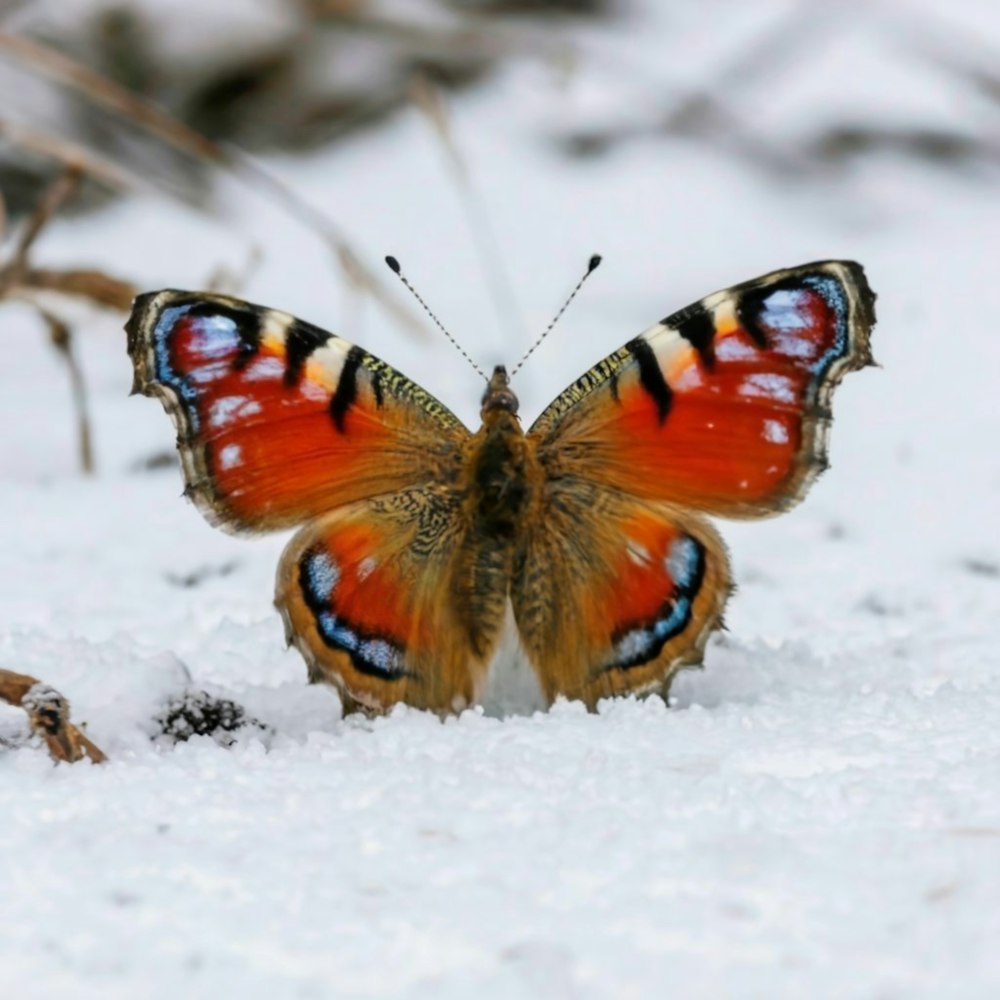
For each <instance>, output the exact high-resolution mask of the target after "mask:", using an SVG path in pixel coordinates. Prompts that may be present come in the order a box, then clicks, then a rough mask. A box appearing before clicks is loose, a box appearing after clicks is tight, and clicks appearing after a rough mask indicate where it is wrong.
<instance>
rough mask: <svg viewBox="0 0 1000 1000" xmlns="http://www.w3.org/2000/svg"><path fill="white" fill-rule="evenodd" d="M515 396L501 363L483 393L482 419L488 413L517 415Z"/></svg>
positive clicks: (494, 370)
mask: <svg viewBox="0 0 1000 1000" xmlns="http://www.w3.org/2000/svg"><path fill="white" fill-rule="evenodd" d="M517 407H518V402H517V396H515V395H514V392H513V390H512V389H511V387H510V377H509V376H508V375H507V369H506V368H504V366H503V365H497V366H496V368H494V369H493V374H492V376H490V381H489V384H488V385H487V386H486V392H484V393H483V409H482V417H483V421H484V422H485V420H486V415H487V414H488V413H497V412H504V413H509V414H511V415H512V416H517Z"/></svg>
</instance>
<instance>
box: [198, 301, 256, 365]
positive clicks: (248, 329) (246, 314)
mask: <svg viewBox="0 0 1000 1000" xmlns="http://www.w3.org/2000/svg"><path fill="white" fill-rule="evenodd" d="M188 316H199V317H204V318H206V319H216V318H218V317H219V316H225V317H226V318H227V319H231V320H232V321H233V324H234V326H235V328H236V332H237V333H238V334H239V338H240V347H239V350H238V351H237V353H236V357H235V358H234V359H233V368H235V369H236V371H240V370H241V369H243V368H245V367H246V366H247V365H248V364H249V363H250V361H251V360H252V359H253V357H254V355H256V353H257V352H258V351H259V350H260V336H261V330H260V328H261V313H260V311H259V310H257V309H232V308H227V307H226V306H221V305H219V304H218V303H217V302H211V301H204V302H195V304H194V305H193V306H191V308H190V309H189V310H188Z"/></svg>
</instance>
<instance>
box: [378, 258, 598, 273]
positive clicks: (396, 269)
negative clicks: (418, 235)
mask: <svg viewBox="0 0 1000 1000" xmlns="http://www.w3.org/2000/svg"><path fill="white" fill-rule="evenodd" d="M598 260H600V258H598ZM385 262H386V264H388V265H389V270H390V271H392V272H393V273H394V274H401V273H402V270H403V269H402V268H401V267H400V266H399V261H398V260H396V258H395V257H393V255H392V254H387V255H386V258H385Z"/></svg>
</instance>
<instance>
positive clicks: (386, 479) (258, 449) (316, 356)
mask: <svg viewBox="0 0 1000 1000" xmlns="http://www.w3.org/2000/svg"><path fill="white" fill-rule="evenodd" d="M126 329H127V331H128V344H129V354H130V355H131V357H132V361H133V363H134V365H135V390H136V391H139V392H143V393H145V394H147V395H156V396H159V397H160V399H161V400H162V401H163V403H164V406H165V407H166V409H167V411H168V412H169V413H170V415H171V417H172V418H173V420H174V423H175V425H176V427H177V435H178V447H179V448H180V452H181V459H182V464H183V470H184V477H185V481H186V485H187V492H188V493H189V495H191V496H192V497H193V499H194V500H195V501H196V503H197V504H198V506H199V507H200V509H201V510H202V512H203V513H204V514H205V515H206V517H208V518H209V520H211V521H212V522H213V523H217V524H220V525H221V526H223V527H225V528H229V529H230V530H258V531H259V530H270V529H274V528H281V527H286V526H290V525H295V524H300V523H302V522H303V521H305V520H306V519H308V518H311V517H317V516H319V515H322V514H326V513H328V512H329V511H331V510H333V509H334V508H336V507H337V506H339V505H341V504H345V503H350V502H353V501H356V500H360V499H363V498H365V497H370V496H376V495H379V494H382V493H387V492H392V491H395V490H400V489H405V488H410V487H416V486H422V485H426V484H429V483H447V482H449V481H452V480H454V478H455V475H456V470H457V463H458V461H459V450H460V447H461V444H462V442H463V441H464V440H465V439H467V438H468V432H467V430H466V429H465V427H464V426H463V425H462V424H461V422H460V421H459V420H458V419H457V418H456V417H455V416H454V415H453V414H451V413H450V412H449V411H448V410H447V409H445V407H444V406H442V405H441V404H440V403H439V402H438V401H437V400H435V399H434V398H433V397H432V396H430V395H429V394H428V393H426V392H424V391H423V390H422V389H421V388H420V387H419V386H417V385H415V384H414V383H413V382H411V381H410V380H409V379H407V378H406V377H405V376H403V375H401V374H400V373H399V372H397V371H396V370H395V369H393V368H391V367H390V366H389V365H387V364H385V363H384V362H382V361H380V360H379V359H378V358H375V357H373V356H372V355H370V354H368V353H367V352H366V351H364V350H362V349H361V348H359V347H356V346H353V345H351V344H349V343H348V342H347V341H345V340H343V339H341V338H340V337H337V336H334V335H333V334H330V333H327V332H326V331H324V330H321V329H319V328H318V327H315V326H313V325H312V324H309V323H306V322H304V321H302V320H298V319H295V318H294V317H293V316H290V315H288V314H287V313H283V312H278V311H277V310H274V309H265V308H262V307H260V306H255V305H252V304H250V303H248V302H243V301H241V300H239V299H233V298H229V297H228V296H222V295H211V294H208V293H204V292H177V291H163V292H157V293H152V294H148V295H141V296H139V298H138V299H136V302H135V305H134V307H133V311H132V316H131V317H130V319H129V322H128V325H127V327H126Z"/></svg>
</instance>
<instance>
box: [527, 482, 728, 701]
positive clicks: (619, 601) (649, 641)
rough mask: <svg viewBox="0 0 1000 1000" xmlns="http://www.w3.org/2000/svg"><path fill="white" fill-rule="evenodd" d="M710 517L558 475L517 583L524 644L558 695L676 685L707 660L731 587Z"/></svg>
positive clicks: (585, 696) (594, 697) (594, 696)
mask: <svg viewBox="0 0 1000 1000" xmlns="http://www.w3.org/2000/svg"><path fill="white" fill-rule="evenodd" d="M730 586H731V584H730V572H729V562H728V559H727V556H726V550H725V546H724V545H723V542H722V540H721V539H720V538H719V536H718V534H717V532H716V531H715V529H714V528H713V527H712V526H711V525H710V524H709V523H708V522H707V521H706V520H705V519H704V518H702V517H700V516H699V515H697V514H693V513H691V512H686V511H683V510H681V509H679V508H673V507H670V506H668V505H665V504H660V503H652V502H649V501H644V500H638V499H635V498H633V497H629V496H627V495H625V494H623V493H620V492H618V491H615V490H609V489H605V488H603V487H601V486H599V485H597V484H596V483H594V482H589V481H586V480H581V479H574V478H563V479H553V480H549V481H548V482H547V483H546V486H545V489H544V494H543V499H542V507H541V511H540V513H539V516H538V517H537V518H535V519H534V520H533V524H532V526H531V527H530V528H529V530H528V533H527V536H526V540H525V546H524V550H523V559H522V560H521V561H520V565H519V570H518V572H516V573H515V577H514V582H513V586H512V590H511V601H512V604H513V608H514V617H515V620H516V622H517V627H518V631H519V633H520V637H521V643H522V645H523V647H524V650H525V652H526V653H527V655H528V658H529V660H530V661H531V663H532V664H533V666H534V668H535V672H536V673H537V675H538V678H539V682H540V684H541V686H542V689H543V691H544V693H545V695H546V696H547V697H548V699H549V700H550V701H551V700H552V699H553V698H555V697H556V696H557V695H564V696H566V697H568V698H579V699H581V700H583V701H584V702H586V704H587V705H588V706H589V707H591V708H593V707H594V705H596V703H597V701H598V699H600V698H604V697H609V696H611V695H616V694H623V693H627V692H636V693H648V692H652V691H658V692H661V693H663V694H666V691H667V688H668V686H669V683H670V680H671V679H672V677H673V675H674V674H675V673H676V672H677V671H678V670H679V669H681V667H683V666H685V665H689V664H693V663H697V662H700V660H701V654H702V651H703V649H704V647H705V643H706V642H707V640H708V636H709V634H710V633H711V631H712V630H713V629H714V628H716V627H717V626H718V625H719V622H720V620H721V616H722V610H723V607H724V605H725V602H726V598H727V597H728V596H729V591H730Z"/></svg>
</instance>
